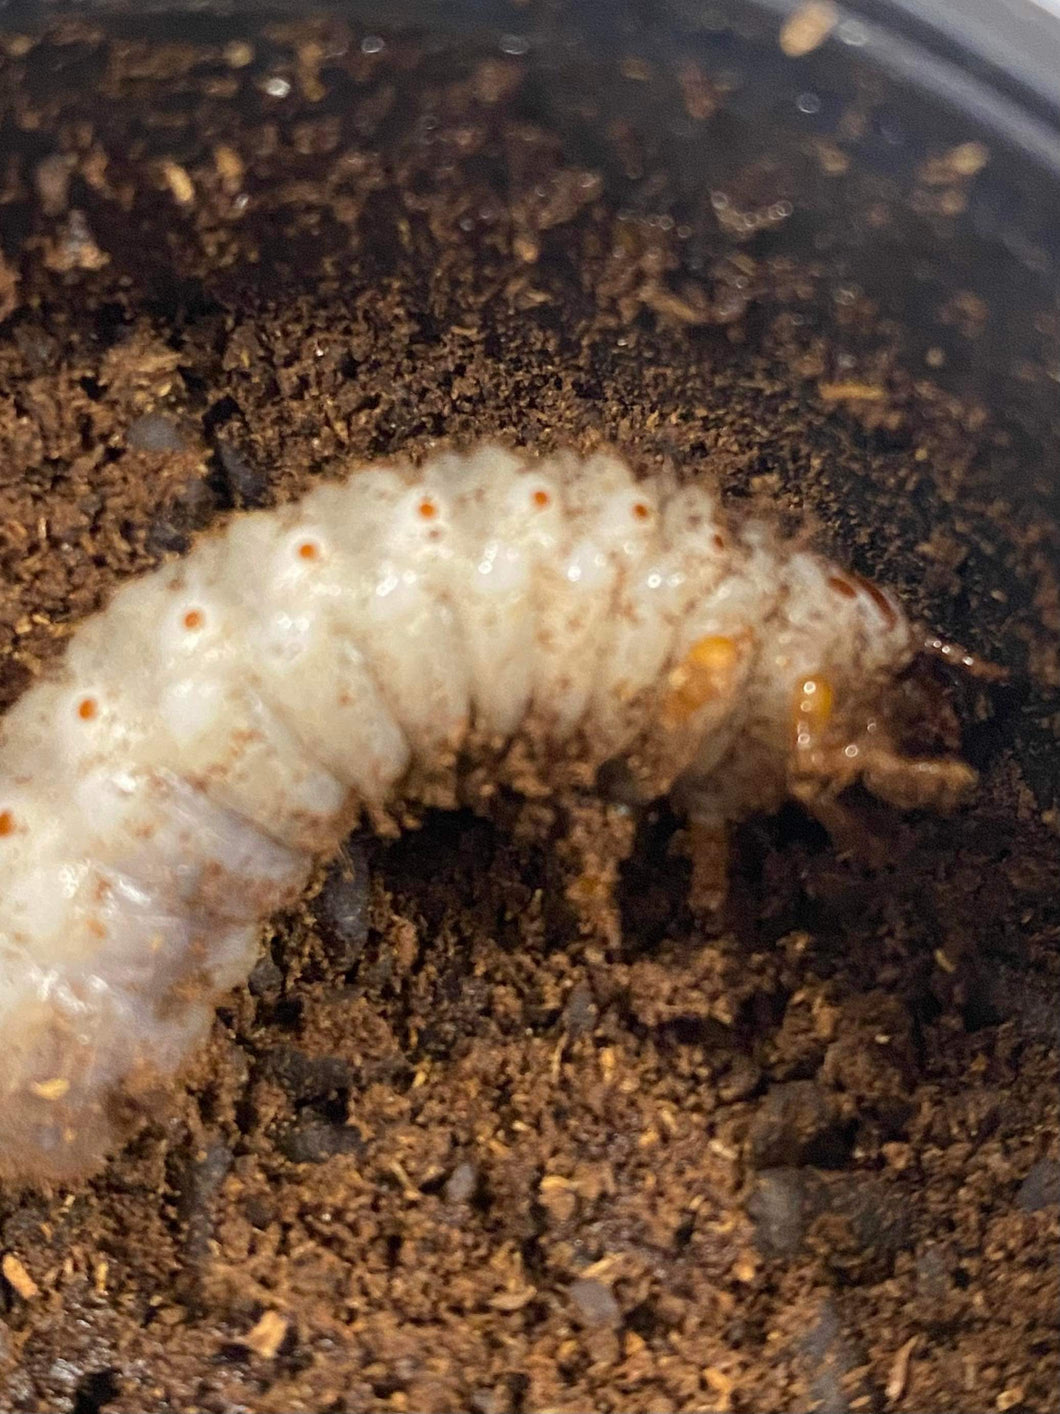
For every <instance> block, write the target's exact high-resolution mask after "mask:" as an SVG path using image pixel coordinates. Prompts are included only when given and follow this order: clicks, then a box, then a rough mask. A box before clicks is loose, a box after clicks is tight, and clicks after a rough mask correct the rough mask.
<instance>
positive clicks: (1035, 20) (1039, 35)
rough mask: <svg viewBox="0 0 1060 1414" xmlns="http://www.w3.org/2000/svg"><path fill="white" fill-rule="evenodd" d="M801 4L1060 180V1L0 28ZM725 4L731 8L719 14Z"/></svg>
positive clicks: (117, 1)
mask: <svg viewBox="0 0 1060 1414" xmlns="http://www.w3.org/2000/svg"><path fill="white" fill-rule="evenodd" d="M807 3H817V4H826V5H829V6H830V7H831V9H832V10H833V12H834V23H833V24H832V26H831V31H830V34H829V36H828V39H827V41H826V42H827V43H833V42H836V43H839V44H841V45H843V46H844V47H847V48H849V49H856V50H859V51H860V57H862V58H863V59H864V61H865V62H866V63H867V64H868V65H869V66H870V67H873V68H875V69H877V70H878V71H879V72H881V73H884V74H886V75H888V76H889V77H891V78H894V79H895V80H897V81H898V82H900V83H903V84H907V85H909V86H910V87H911V88H913V89H914V90H917V91H919V92H920V93H921V94H924V95H927V96H931V97H933V98H934V99H936V100H937V101H939V102H940V103H942V104H944V105H945V106H946V107H947V108H949V109H950V110H951V111H953V112H956V113H959V114H962V115H964V116H965V117H966V118H967V120H968V121H969V124H970V125H971V126H972V127H973V128H974V130H975V131H976V133H977V135H980V134H981V135H983V136H993V137H994V138H996V139H998V140H999V141H1000V142H1002V143H1003V144H1005V145H1006V146H1008V147H1010V148H1012V149H1015V150H1016V151H1019V152H1021V153H1023V154H1024V155H1025V156H1026V157H1027V158H1029V159H1030V160H1031V161H1032V162H1033V163H1034V164H1035V165H1036V166H1037V167H1039V169H1040V170H1042V171H1043V173H1046V172H1047V173H1049V174H1050V175H1051V176H1052V177H1054V178H1056V179H1057V180H1060V0H845V3H843V4H838V3H833V0H720V3H713V0H683V3H679V4H676V5H673V6H671V5H668V4H667V3H665V0H657V3H652V0H648V3H647V4H645V5H643V6H640V5H635V6H621V5H616V4H615V3H614V0H570V3H569V4H567V5H565V6H564V5H557V4H556V3H555V0H530V3H529V4H525V3H521V4H516V3H513V0H317V3H313V0H0V28H3V29H6V30H8V31H11V30H16V29H18V28H19V27H27V28H30V29H38V28H40V27H41V26H42V25H46V24H47V23H48V22H49V21H53V20H57V19H60V18H63V17H78V18H85V17H87V16H90V15H95V16H99V17H103V16H124V17H125V18H127V19H133V20H140V21H145V20H147V19H149V18H154V19H156V20H158V19H162V18H163V17H166V16H170V17H178V16H182V15H183V16H186V17H188V18H189V19H192V18H193V17H194V18H195V19H198V20H201V19H203V18H206V17H210V16H213V17H218V18H224V19H227V20H228V21H229V22H230V23H232V22H234V23H238V22H239V20H240V19H242V18H245V19H246V20H248V21H251V20H260V19H261V18H262V17H263V16H269V15H271V16H281V15H283V16H287V17H290V16H291V14H292V13H294V14H297V15H299V16H306V15H308V14H310V13H312V12H313V11H317V12H326V13H333V14H342V15H346V16H348V17H349V18H350V20H351V21H354V22H356V21H358V20H362V21H366V22H374V23H375V24H382V23H384V22H386V23H387V24H388V25H392V26H401V25H407V24H414V25H416V26H417V27H421V26H425V27H428V28H435V29H438V30H440V31H442V32H444V31H446V30H453V29H457V30H467V29H474V30H478V31H480V32H481V31H483V30H491V29H494V30H511V31H515V32H518V33H519V34H520V35H524V36H525V37H526V38H527V39H528V41H529V42H530V43H531V44H533V43H534V41H535V39H538V40H540V41H541V42H542V43H547V42H548V41H549V40H553V41H554V40H555V39H556V38H557V35H558V34H559V35H562V36H564V37H565V38H567V39H569V40H573V41H575V42H577V40H578V39H579V38H581V39H583V40H585V41H591V42H592V43H593V45H594V46H595V45H599V46H601V47H602V48H606V47H608V39H609V38H610V39H612V40H613V42H614V43H616V44H618V43H623V42H625V43H628V42H629V40H630V37H631V36H630V34H629V31H628V29H625V30H624V31H623V30H622V28H621V27H620V26H618V25H617V24H616V16H617V15H619V14H621V15H622V16H623V18H624V19H625V20H626V21H627V22H628V20H629V18H630V16H631V14H633V15H636V17H637V21H638V22H639V24H640V25H641V26H643V28H644V29H645V30H646V31H652V30H654V31H655V32H656V33H658V32H659V31H660V30H668V31H669V35H668V37H669V39H670V41H671V42H673V41H675V40H677V41H678V42H679V40H680V33H681V31H682V30H684V31H686V32H694V31H695V30H696V29H701V28H705V27H711V26H712V25H717V24H718V23H719V21H720V22H724V20H725V19H726V18H727V17H738V16H739V14H740V12H741V11H742V12H743V13H744V14H745V15H753V14H754V12H756V11H757V12H758V13H759V14H760V15H762V16H764V17H765V18H766V19H767V20H770V21H771V22H772V23H774V24H775V26H776V29H777V32H779V29H780V27H781V25H782V24H783V20H784V18H785V16H787V15H789V14H791V13H793V12H795V11H797V10H799V9H800V8H802V7H803V6H805V5H806V4H807ZM727 12H728V16H727Z"/></svg>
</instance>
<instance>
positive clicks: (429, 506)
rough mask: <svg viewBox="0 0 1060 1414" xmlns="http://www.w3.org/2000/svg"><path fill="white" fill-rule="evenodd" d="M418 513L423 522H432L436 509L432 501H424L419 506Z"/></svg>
mask: <svg viewBox="0 0 1060 1414" xmlns="http://www.w3.org/2000/svg"><path fill="white" fill-rule="evenodd" d="M419 512H420V516H421V517H422V519H423V520H433V519H434V517H435V516H436V515H437V514H438V507H437V506H436V505H435V504H434V502H433V501H428V500H426V499H424V500H422V501H421V502H420V504H419Z"/></svg>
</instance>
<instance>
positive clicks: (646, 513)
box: [633, 501, 651, 520]
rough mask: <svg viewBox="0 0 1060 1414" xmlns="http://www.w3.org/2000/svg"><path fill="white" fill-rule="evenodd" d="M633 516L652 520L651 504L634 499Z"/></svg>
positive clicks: (636, 518)
mask: <svg viewBox="0 0 1060 1414" xmlns="http://www.w3.org/2000/svg"><path fill="white" fill-rule="evenodd" d="M633 518H634V520H650V519H651V506H649V505H648V504H647V503H646V502H645V501H634V503H633Z"/></svg>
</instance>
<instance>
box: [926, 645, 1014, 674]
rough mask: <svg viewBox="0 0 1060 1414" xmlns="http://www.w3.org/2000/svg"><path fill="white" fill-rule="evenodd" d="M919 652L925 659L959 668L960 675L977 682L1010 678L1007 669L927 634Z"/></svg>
mask: <svg viewBox="0 0 1060 1414" xmlns="http://www.w3.org/2000/svg"><path fill="white" fill-rule="evenodd" d="M920 652H921V653H922V654H923V655H924V656H925V657H927V658H933V659H935V660H937V661H938V662H941V663H947V664H948V665H949V666H950V667H951V668H959V669H960V671H961V672H962V673H966V674H967V675H968V677H970V678H975V679H976V681H978V682H1008V680H1009V677H1010V676H1011V675H1010V673H1009V671H1008V669H1007V668H1002V667H1001V666H1000V665H999V664H998V663H991V662H988V660H987V659H986V658H980V657H979V656H978V654H976V653H969V651H968V650H967V648H962V647H961V646H960V644H959V643H951V642H949V641H948V640H947V639H944V638H937V637H936V636H935V635H934V634H927V635H926V636H925V637H924V638H923V640H922V642H921V645H920Z"/></svg>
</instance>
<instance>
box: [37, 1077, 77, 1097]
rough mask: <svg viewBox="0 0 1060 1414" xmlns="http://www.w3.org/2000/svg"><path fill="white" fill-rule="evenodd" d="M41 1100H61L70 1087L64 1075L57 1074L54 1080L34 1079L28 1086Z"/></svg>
mask: <svg viewBox="0 0 1060 1414" xmlns="http://www.w3.org/2000/svg"><path fill="white" fill-rule="evenodd" d="M29 1088H30V1089H31V1090H32V1091H33V1093H34V1095H39V1096H40V1098H41V1099H42V1100H61V1099H62V1098H63V1096H64V1095H65V1094H66V1092H67V1090H69V1088H70V1082H69V1080H67V1078H66V1076H65V1075H57V1076H56V1077H55V1079H54V1080H34V1081H33V1082H32V1083H31V1085H30V1087H29Z"/></svg>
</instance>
